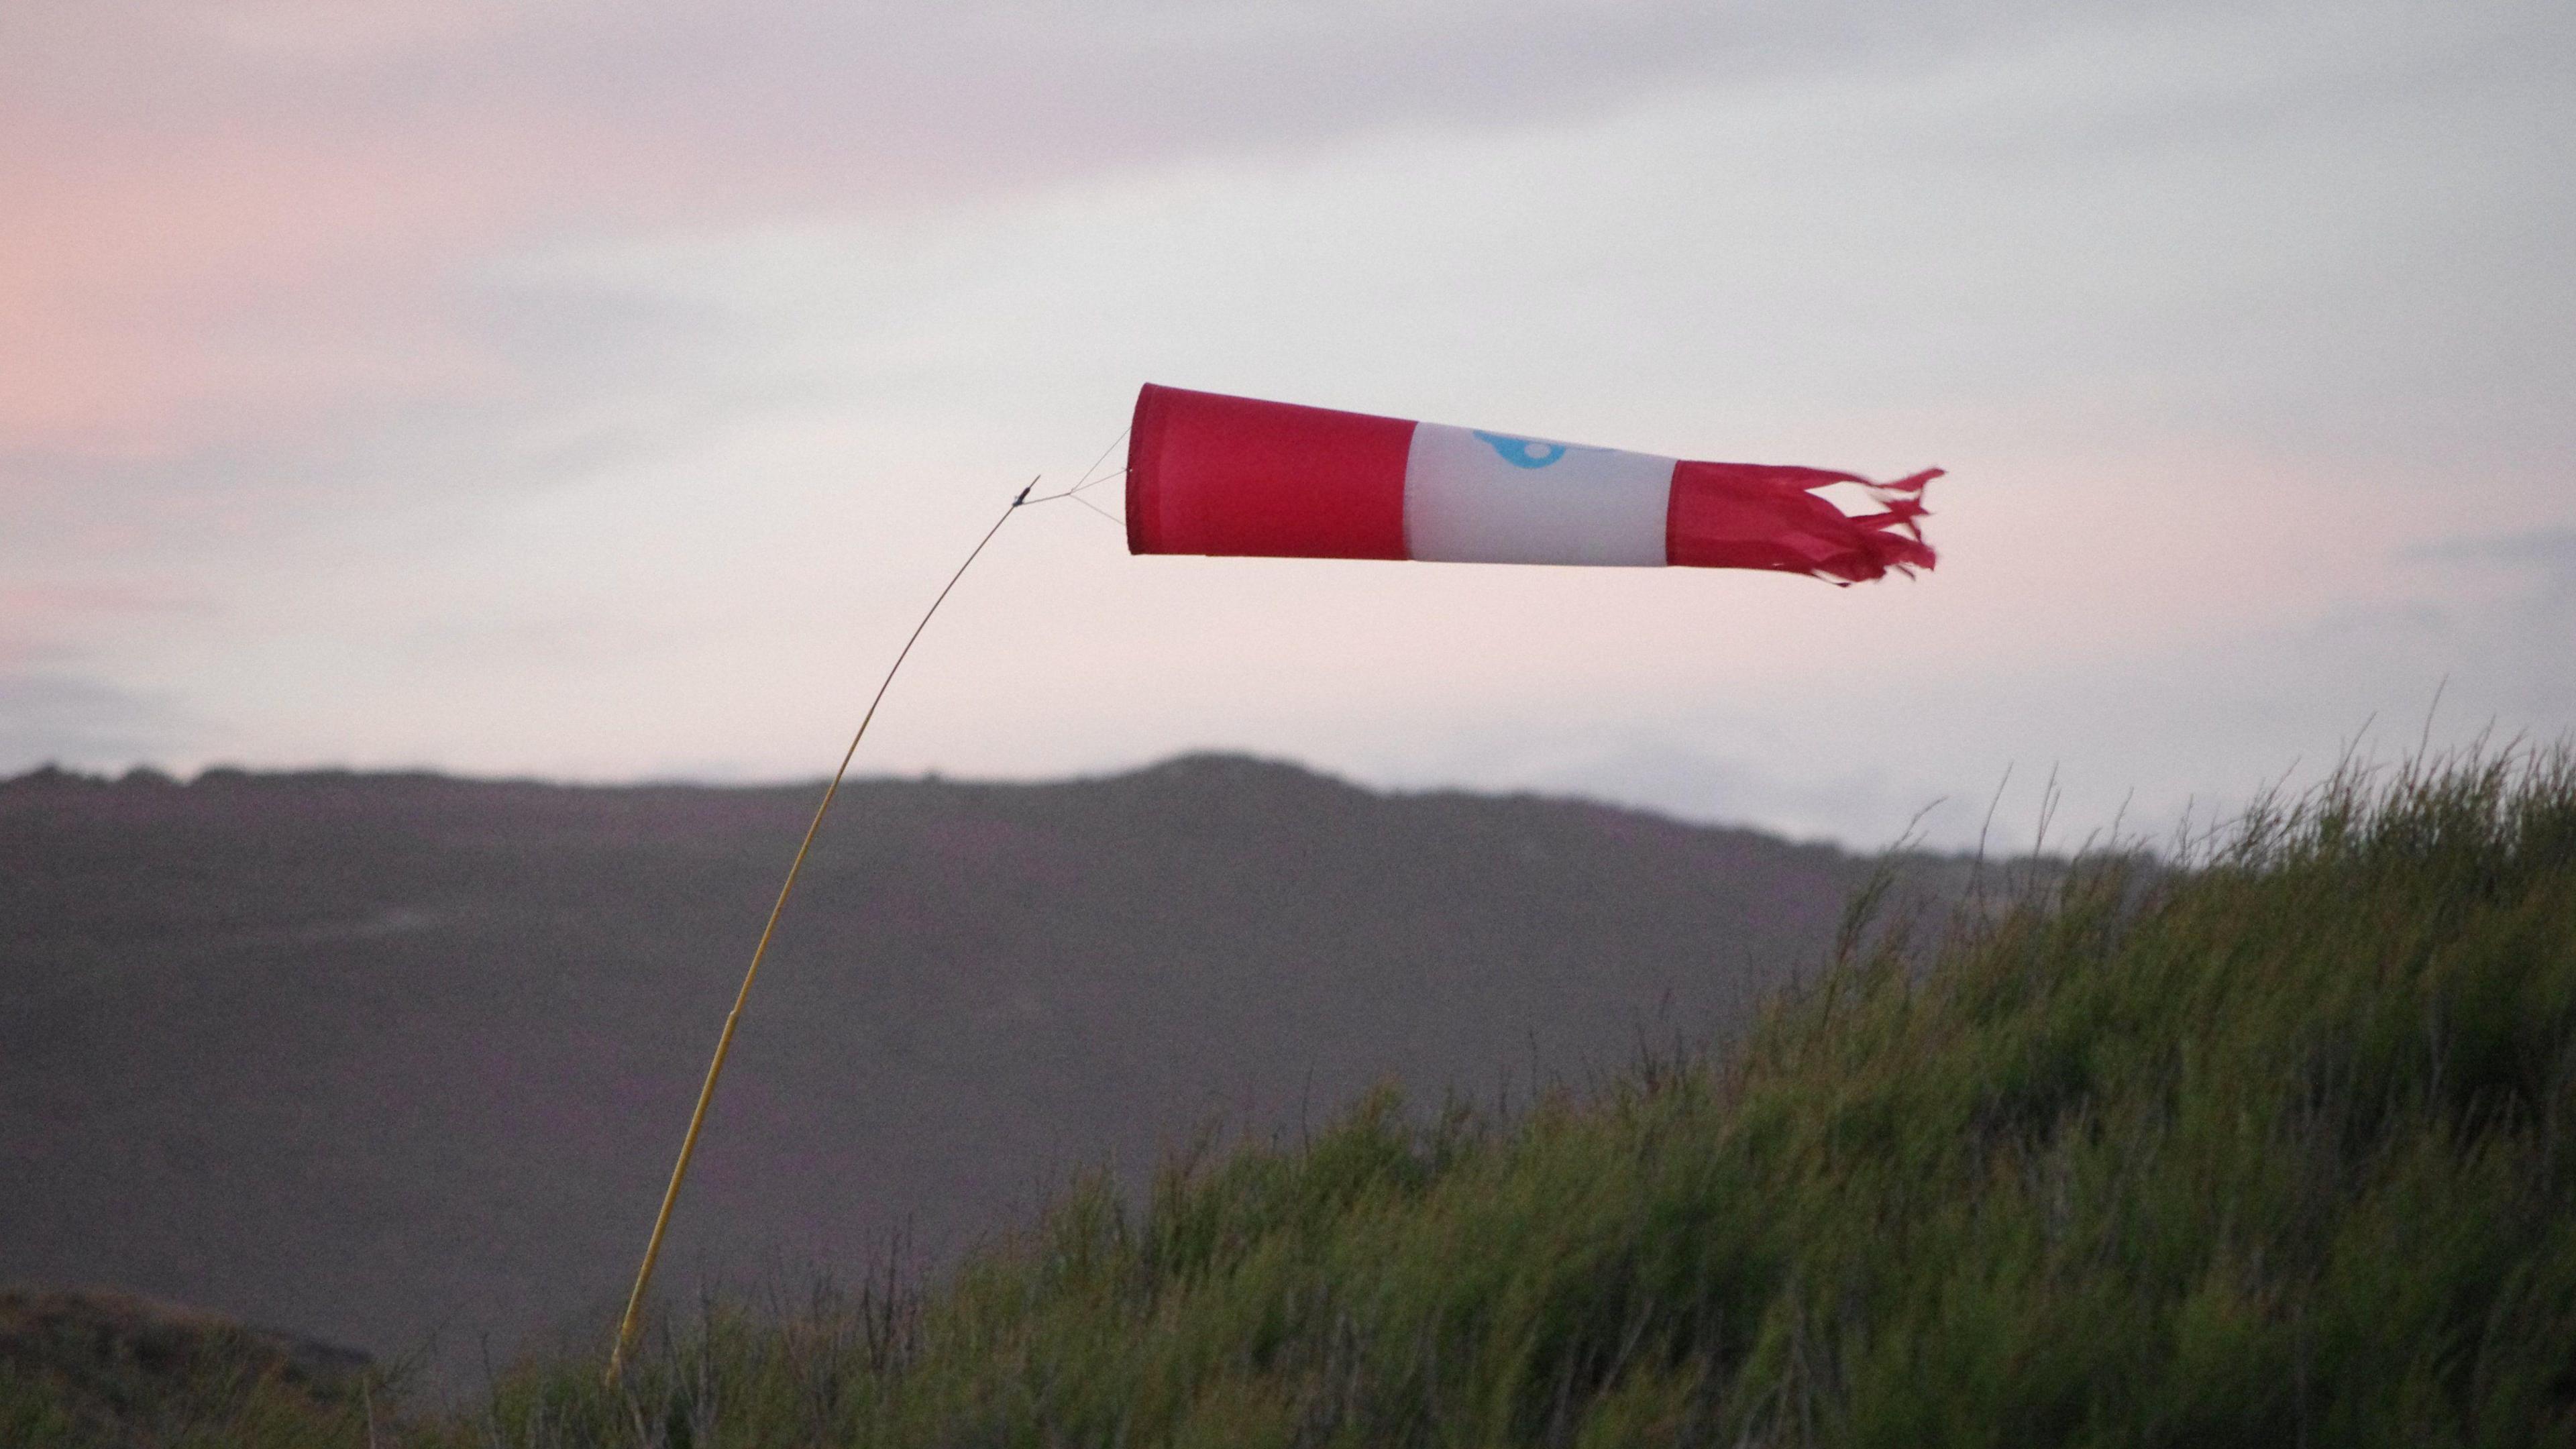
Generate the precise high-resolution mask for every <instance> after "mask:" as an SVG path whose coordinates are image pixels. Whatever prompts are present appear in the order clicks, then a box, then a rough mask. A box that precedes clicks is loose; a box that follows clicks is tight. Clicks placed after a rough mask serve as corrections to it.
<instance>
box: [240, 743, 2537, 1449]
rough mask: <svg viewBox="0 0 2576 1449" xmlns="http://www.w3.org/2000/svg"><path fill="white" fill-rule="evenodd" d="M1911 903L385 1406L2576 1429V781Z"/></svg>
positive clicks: (1298, 1421) (1099, 1431) (2324, 818)
mask: <svg viewBox="0 0 2576 1449" xmlns="http://www.w3.org/2000/svg"><path fill="white" fill-rule="evenodd" d="M1863 905H1864V916H1865V911H1866V907H1867V906H1868V902H1866V901H1865V902H1864V903H1863ZM1905 925H1906V923H1904V922H1902V921H1898V922H1895V923H1892V924H1890V923H1886V922H1880V923H1878V924H1877V925H1876V926H1875V927H1870V928H1863V927H1868V926H1869V923H1868V921H1867V920H1866V919H1856V928H1855V929H1854V930H1853V931H1852V932H1850V933H1849V934H1848V939H1849V942H1850V944H1849V945H1848V947H1847V948H1846V949H1845V950H1844V951H1843V952H1842V953H1841V955H1840V956H1839V958H1838V959H1836V960H1835V961H1833V962H1832V963H1830V964H1829V967H1828V969H1826V970H1825V971H1823V972H1822V973H1821V974H1820V975H1819V977H1818V978H1817V979H1816V980H1815V981H1814V982H1813V983H1811V984H1810V985H1809V986H1807V987H1806V988H1805V989H1803V990H1801V991H1799V992H1796V993H1793V994H1791V995H1789V996H1787V997H1784V998H1782V999H1780V1000H1779V1001H1777V1002H1776V1003H1774V1005H1773V1006H1772V1008H1771V1009H1770V1011H1769V1013H1768V1014H1767V1016H1766V1018H1765V1020H1764V1021H1763V1023H1762V1024H1761V1026H1760V1027H1759V1028H1758V1029H1757V1030H1756V1031H1755V1032H1754V1033H1753V1034H1752V1036H1751V1037H1750V1038H1749V1039H1747V1040H1746V1041H1744V1042H1741V1043H1739V1044H1736V1045H1735V1046H1733V1047H1732V1048H1730V1049H1728V1050H1727V1051H1725V1052H1724V1053H1723V1054H1720V1055H1714V1056H1710V1057H1706V1058H1689V1059H1679V1060H1651V1061H1646V1062H1641V1063H1640V1064H1639V1065H1638V1067H1637V1068H1636V1069H1635V1071H1634V1072H1633V1073H1632V1074H1630V1075H1629V1076H1628V1077H1627V1078H1625V1079H1623V1080H1620V1081H1618V1082H1615V1083H1612V1084H1609V1085H1608V1086H1607V1087H1606V1088H1604V1089H1602V1090H1600V1091H1597V1092H1595V1093H1594V1094H1592V1095H1590V1096H1589V1097H1586V1098H1582V1099H1577V1098H1574V1097H1571V1096H1559V1097H1554V1098H1548V1099H1544V1100H1541V1101H1540V1102H1538V1103H1536V1104H1534V1105H1531V1106H1528V1107H1526V1108H1524V1109H1523V1110H1521V1111H1518V1112H1516V1113H1513V1114H1510V1115H1508V1116H1505V1115H1500V1114H1492V1113H1478V1112H1471V1111H1466V1110H1450V1111H1447V1112H1443V1113H1437V1114H1430V1115H1425V1114H1421V1113H1417V1112H1409V1111H1408V1110H1406V1109H1405V1107H1404V1105H1403V1104H1401V1103H1399V1102H1398V1101H1397V1100H1396V1099H1395V1098H1393V1097H1392V1096H1390V1095H1383V1094H1381V1095H1379V1096H1375V1097H1372V1098H1370V1099H1368V1100H1366V1101H1364V1102H1362V1103H1360V1104H1358V1105H1357V1107H1356V1108H1355V1109H1354V1110H1352V1111H1351V1112H1350V1113H1349V1114H1348V1115H1347V1116H1346V1117H1344V1118H1343V1119H1342V1120H1341V1121H1340V1122H1338V1123H1337V1124H1336V1125H1335V1126H1333V1127H1332V1128H1330V1129H1329V1130H1326V1131H1324V1132H1322V1133H1320V1134H1319V1135H1316V1136H1315V1137H1313V1138H1312V1139H1311V1140H1309V1141H1306V1142H1303V1143H1299V1144H1295V1145H1293V1146H1292V1145H1274V1146H1259V1145H1254V1146H1244V1147H1237V1148H1233V1149H1231V1150H1218V1149H1216V1148H1214V1147H1210V1148H1208V1149H1205V1150H1202V1151H1200V1152H1198V1153H1194V1154H1190V1155H1188V1156H1186V1157H1184V1158H1182V1159H1180V1160H1177V1161H1175V1162H1173V1163H1171V1164H1169V1165H1168V1166H1167V1167H1166V1168H1165V1169H1164V1171H1163V1172H1162V1173H1161V1174H1160V1176H1159V1177H1158V1179H1157V1180H1156V1181H1155V1182H1154V1183H1153V1185H1152V1187H1151V1190H1150V1193H1148V1194H1147V1195H1145V1197H1144V1198H1143V1199H1142V1200H1141V1201H1140V1200H1136V1199H1132V1198H1131V1197H1130V1196H1129V1195H1128V1194H1127V1193H1125V1192H1123V1191H1122V1190H1121V1189H1120V1187H1119V1186H1118V1185H1117V1184H1115V1183H1112V1182H1109V1181H1107V1180H1103V1179H1094V1180H1089V1181H1085V1182H1082V1183H1079V1184H1077V1185H1075V1186H1074V1187H1073V1188H1072V1189H1071V1190H1069V1191H1068V1192H1067V1193H1065V1194H1064V1195H1063V1196H1062V1197H1061V1198H1060V1199H1059V1200H1058V1202H1057V1203H1056V1204H1055V1205H1054V1206H1053V1207H1052V1208H1051V1209H1050V1210H1049V1211H1048V1212H1047V1213H1046V1214H1045V1215H1044V1216H1043V1217H1042V1219H1041V1220H1039V1221H1038V1222H1036V1223H1035V1224H1033V1225H1032V1226H1031V1227H1030V1228H1029V1229H1028V1230H1027V1231H1026V1232H1025V1233H1024V1234H1023V1235H1021V1236H1019V1237H1017V1238H1015V1239H1012V1240H1010V1241H1007V1242H1002V1243H997V1244H994V1245H992V1246H990V1247H988V1248H987V1249H986V1250H984V1251H982V1252H981V1253H979V1254H977V1255H975V1256H974V1257H972V1258H971V1259H969V1260H968V1261H967V1262H966V1263H964V1264H963V1265H962V1266H961V1267H960V1268H958V1269H957V1270H956V1271H955V1272H954V1273H953V1274H951V1275H950V1276H949V1277H948V1278H947V1279H946V1280H944V1281H943V1282H941V1283H940V1284H938V1285H937V1286H936V1287H935V1288H933V1289H930V1290H927V1291H920V1292H915V1291H908V1290H906V1289H905V1288H903V1287H902V1286H901V1285H900V1284H899V1283H893V1282H888V1283H874V1284H869V1285H864V1286H862V1287H859V1288H857V1289H855V1290H852V1291H847V1292H841V1291H835V1290H832V1289H829V1288H825V1289H821V1290H818V1291H817V1292H816V1294H815V1295H814V1297H813V1298H812V1300H811V1301H808V1302H802V1303H799V1304H797V1305H793V1306H792V1307H786V1306H781V1305H775V1304H773V1305H768V1306H765V1307H754V1306H752V1305H747V1304H743V1303H738V1302H731V1303H729V1302H711V1303H707V1304H703V1305H700V1307H699V1309H698V1311H697V1312H696V1313H695V1314H694V1315H692V1316H690V1317H689V1318H687V1319H686V1320H685V1321H681V1322H666V1323H664V1324H662V1325H660V1326H658V1327H657V1328H656V1330H655V1332H654V1333H653V1335H652V1337H651V1339H650V1341H649V1344H648V1351H647V1352H646V1353H644V1354H643V1355H642V1356H641V1359H640V1362H639V1363H638V1364H637V1365H636V1367H635V1368H634V1370H633V1371H632V1372H631V1373H630V1375H629V1376H628V1377H627V1378H626V1380H625V1381H624V1382H622V1383H620V1384H617V1385H613V1386H612V1385H603V1384H602V1383H601V1382H600V1379H599V1372H598V1366H597V1364H596V1363H594V1362H589V1361H560V1360H532V1361H529V1362H525V1363H522V1364H519V1365H517V1366H516V1367H514V1368H512V1369H509V1370H508V1371H506V1372H505V1373H504V1374H503V1375H502V1376H501V1377H500V1378H499V1379H498V1381H497V1382H496V1384H495V1385H494V1387H493V1390H492V1392H491V1394H490V1396H489V1401H488V1403H485V1404H483V1405H481V1406H479V1407H478V1408H477V1409H476V1410H475V1411H473V1412H471V1413H468V1414H464V1415H459V1416H455V1417H449V1418H441V1417H437V1416H419V1417H415V1418H412V1419H410V1420H407V1421H406V1422H405V1423H404V1424H403V1425H402V1426H401V1427H400V1428H399V1429H398V1430H396V1429H390V1428H389V1429H387V1430H386V1431H385V1432H386V1434H387V1436H388V1438H394V1437H398V1438H399V1439H400V1440H401V1441H402V1442H406V1443H411V1444H417V1445H421V1446H438V1449H448V1446H453V1449H468V1446H471V1449H491V1446H513V1449H552V1446H590V1445H649V1446H674V1449H677V1446H688V1449H704V1446H710V1445H718V1444H722V1445H771V1444H777V1445H842V1444H852V1445H858V1444H868V1445H876V1444H883V1445H914V1444H920V1445H970V1444H971V1445H984V1444H990V1445H996V1446H1002V1445H1025V1446H1032V1449H1036V1446H1048V1445H1059V1444H1101V1445H1112V1444H1118V1445H1125V1444H1134V1445H1165V1444H1169V1445H1201V1444H1205V1445H1218V1444H1224V1445H1248V1446H1260V1445H1280V1446H1286V1445H1309V1444H1312V1445H1330V1444H1350V1445H1362V1444H1367V1445H1379V1444H1388V1445H1395V1444H1403V1445H1462V1446H1463V1445H1522V1444H1528V1445H1578V1446H1610V1445H1624V1444H1725V1445H1771V1444H1782V1445H1785V1444H1808V1443H1817V1444H1837V1445H1841V1444H1849V1445H1907V1446H1913V1445H2021V1444H2033V1443H2044V1444H2079V1443H2081V1444H2091V1443H2099V1444H2123V1445H2128V1444H2136V1445H2154V1444H2173V1445H2186V1444H2187V1445H2226V1444H2247V1445H2258V1444H2259V1445H2266V1446H2270V1445H2300V1444H2318V1445H2328V1444H2332V1445H2370V1444H2407V1445H2451V1444H2456V1445H2508V1444H2532V1443H2560V1444H2564V1443H2571V1442H2576V1211H2571V1208H2576V1140H2571V1135H2576V758H2571V756H2570V755H2569V754H2568V753H2567V752H2565V751H2563V750H2562V751H2558V752H2550V753H2542V754H2537V755H2533V754H2522V755H2509V756H2503V757H2495V756H2487V757H2473V758H2466V759H2460V760H2454V761H2450V762H2446V763H2426V764H2418V765H2414V766H2408V767H2403V768H2399V769H2395V770H2392V771H2387V772H2380V773H2373V772H2370V771H2366V770H2361V769H2348V770H2346V771H2345V772H2344V773H2342V774H2341V775H2340V776H2338V777H2337V778H2336V779H2335V780H2333V781H2332V782H2330V783H2328V784H2327V785H2325V786H2324V787H2322V788H2320V789H2319V790H2317V791H2315V792H2313V793H2310V794H2308V795H2305V796H2301V797H2297V798H2284V799H2276V800H2273V801H2270V802H2267V803H2265V804H2264V805H2262V806H2259V807H2258V808H2256V809H2255V810H2254V811H2252V812H2251V813H2250V814H2249V815H2248V816H2247V817H2246V818H2245V819H2244V820H2243V821H2242V822H2241V823H2240V824H2239V825H2238V826H2237V827H2235V828H2234V829H2233V830H2232V831H2231V832H2230V833H2228V834H2227V835H2226V836H2225V837H2224V838H2221V839H2218V840H2215V841H2211V842H2206V843H2204V844H2202V845H2201V846H2199V847H2198V848H2196V849H2195V850H2193V851H2192V852H2190V855H2189V858H2188V859H2186V860H2183V861H2181V862H2178V863H2177V862H2172V861H2167V862H2163V863H2153V862H2148V861H2146V860H2144V859H2143V858H2141V857H2136V856H2128V855H2104V856H2098V857H2095V858H2092V859H2089V860H2086V861H2082V862H2079V863H2078V865H2077V866H2076V867H2075V868H2074V869H2072V870H2070V871H2064V872H2057V873H2052V875H2051V876H2050V877H2049V879H2048V880H2047V881H2046V882H2045V884H2044V885H2042V886H2039V887H2035V888H2033V889H2032V890H2029V891H2026V892H2023V893H2020V894H2018V895H2016V896H2013V897H2011V898H2008V899H2006V900H2003V901H2001V902H1999V903H1995V904H1993V905H1992V906H1991V907H1990V908H1984V909H1977V910H1973V911H1969V912H1964V913H1962V914H1961V916H1960V917H1959V919H1957V920H1956V921H1953V922H1951V923H1949V924H1948V925H1946V926H1945V927H1943V928H1942V929H1940V930H1939V931H1937V932H1918V931H1912V930H1908V929H1906V928H1905ZM242 1442H253V1441H251V1440H248V1439H245V1440H243V1441H242ZM278 1442H285V1441H283V1440H281V1441H278ZM340 1442H363V1441H349V1440H342V1441H340Z"/></svg>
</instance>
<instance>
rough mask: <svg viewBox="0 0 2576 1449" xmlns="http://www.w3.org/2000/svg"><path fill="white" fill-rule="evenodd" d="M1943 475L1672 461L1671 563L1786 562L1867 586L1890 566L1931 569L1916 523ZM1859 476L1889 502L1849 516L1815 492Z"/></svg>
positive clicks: (1771, 565)
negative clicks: (1879, 479) (1874, 478)
mask: <svg viewBox="0 0 2576 1449" xmlns="http://www.w3.org/2000/svg"><path fill="white" fill-rule="evenodd" d="M1940 476H1941V470H1940V469H1938V468H1927V469H1925V470H1924V471H1922V472H1920V473H1916V474H1914V475H1913V476H1911V477H1907V478H1900V479H1898V480H1896V481H1895V482H1893V483H1873V482H1871V481H1870V480H1869V479H1867V478H1863V477H1861V476H1860V475H1858V474H1856V473H1835V472H1831V471H1829V470H1827V469H1823V468H1792V467H1780V466H1774V465H1770V464H1762V463H1691V462H1683V463H1677V464H1675V465H1673V497H1672V503H1671V504H1670V506H1669V508H1668V511H1667V512H1666V514H1665V518H1664V557H1665V561H1666V562H1669V563H1673V564H1679V565H1683V566H1687V567H1693V568H1720V569H1777V570H1780V571H1781V572H1784V573H1793V574H1808V575H1812V576H1813V577H1816V578H1820V579H1831V580H1835V581H1837V582H1840V583H1847V584H1852V583H1862V582H1865V581H1867V580H1870V579H1875V578H1880V577H1882V576H1884V575H1885V574H1886V573H1887V571H1888V570H1889V569H1895V570H1898V571H1899V572H1911V571H1912V570H1914V569H1918V568H1923V569H1928V568H1930V567H1932V562H1933V555H1932V549H1931V547H1930V546H1929V545H1927V544H1925V543H1924V542H1923V531H1922V529H1921V528H1920V527H1918V526H1917V525H1916V524H1915V521H1914V520H1916V519H1917V518H1920V517H1922V516H1923V514H1924V511H1925V510H1924V507H1923V500H1922V493H1923V485H1924V484H1926V483H1929V482H1931V481H1932V480H1933V479H1935V478H1938V477H1940ZM1835 483H1858V484H1860V485H1862V486H1863V487H1866V488H1868V489H1869V490H1870V491H1871V492H1872V494H1874V495H1875V496H1877V498H1878V500H1879V502H1880V503H1881V504H1883V505H1884V507H1883V509H1882V511H1880V512H1877V513H1862V514H1846V513H1844V512H1843V511H1842V510H1841V509H1839V508H1836V507H1835V506H1834V505H1833V504H1832V503H1830V502H1828V501H1826V500H1825V499H1822V498H1819V497H1817V496H1816V495H1815V493H1814V492H1812V491H1811V490H1813V489H1817V488H1823V487H1827V486H1830V485H1832V484H1835Z"/></svg>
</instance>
